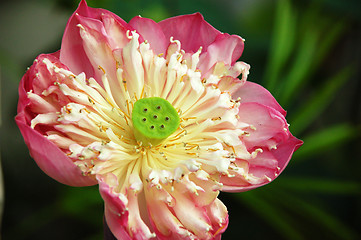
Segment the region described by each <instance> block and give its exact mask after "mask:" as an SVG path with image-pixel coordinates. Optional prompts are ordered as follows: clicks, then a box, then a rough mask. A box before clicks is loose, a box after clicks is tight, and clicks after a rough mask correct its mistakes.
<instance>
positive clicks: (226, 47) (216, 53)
mask: <svg viewBox="0 0 361 240" xmlns="http://www.w3.org/2000/svg"><path fill="white" fill-rule="evenodd" d="M243 48H244V40H243V39H242V38H241V37H240V36H237V35H229V34H221V35H218V36H217V38H216V39H215V41H214V42H213V43H211V44H210V45H209V46H207V48H203V50H202V53H201V55H200V57H199V63H198V68H199V69H200V70H201V71H202V73H203V74H205V73H207V72H208V71H209V70H210V69H211V68H212V67H213V65H214V64H216V63H217V62H223V63H224V64H226V65H233V64H234V63H235V62H236V61H237V60H238V59H239V58H240V56H241V55H242V52H243Z"/></svg>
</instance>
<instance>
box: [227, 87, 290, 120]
mask: <svg viewBox="0 0 361 240" xmlns="http://www.w3.org/2000/svg"><path fill="white" fill-rule="evenodd" d="M233 97H234V98H235V99H237V98H238V97H240V98H241V101H240V102H241V103H247V102H256V103H260V104H263V105H265V106H268V107H271V108H274V109H275V110H276V111H278V112H280V113H281V114H282V115H283V116H286V111H285V110H284V109H283V108H282V107H281V106H280V105H279V104H278V102H277V101H276V99H275V98H274V97H273V96H272V94H271V93H270V92H269V91H267V90H266V89H265V88H264V87H262V86H261V85H259V84H257V83H253V82H246V83H245V84H244V85H243V86H242V87H241V88H239V89H238V91H236V92H235V93H234V94H233Z"/></svg>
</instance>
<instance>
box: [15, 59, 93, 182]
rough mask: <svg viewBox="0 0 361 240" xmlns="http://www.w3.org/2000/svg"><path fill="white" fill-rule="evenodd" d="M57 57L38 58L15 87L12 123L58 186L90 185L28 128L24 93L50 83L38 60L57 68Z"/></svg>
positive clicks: (53, 145)
mask: <svg viewBox="0 0 361 240" xmlns="http://www.w3.org/2000/svg"><path fill="white" fill-rule="evenodd" d="M57 56H58V53H55V54H48V55H40V56H39V57H38V58H37V59H36V60H35V63H34V65H33V66H31V68H30V69H29V70H28V71H27V73H26V74H25V75H24V77H23V78H22V80H21V82H20V85H19V103H18V115H17V116H16V118H15V121H16V123H17V125H18V126H19V129H20V131H21V133H22V135H23V137H24V140H25V143H26V145H27V146H28V148H29V151H30V155H31V156H32V157H33V158H34V160H35V161H36V163H37V164H38V166H39V167H40V168H41V169H42V170H43V171H44V172H45V173H46V174H48V175H49V176H50V177H52V178H54V179H55V180H57V181H59V182H61V183H64V184H67V185H71V186H89V185H94V184H96V181H95V180H94V179H93V178H90V177H87V176H83V175H82V172H81V171H80V169H79V168H78V167H77V166H76V165H75V164H74V163H73V162H72V161H71V160H70V159H69V158H68V157H67V156H66V155H65V154H64V152H62V151H61V150H60V149H59V148H58V147H57V146H56V145H55V144H54V143H52V142H51V141H49V140H48V139H47V138H46V137H44V136H43V135H42V134H40V133H39V132H38V131H36V130H34V129H32V128H31V127H30V120H31V118H32V117H33V116H32V113H31V112H29V111H28V107H31V106H30V99H29V98H28V96H27V92H29V91H32V92H34V93H41V92H42V91H43V90H44V89H46V88H47V87H48V86H49V84H51V81H50V79H48V78H47V76H48V75H47V74H48V72H47V69H46V66H45V64H42V60H43V59H44V58H48V59H51V60H52V61H53V62H56V64H57V65H59V66H60V65H61V64H60V63H59V62H58V61H59V60H58V59H57ZM39 63H40V64H39ZM63 67H64V66H63ZM48 80H49V81H48Z"/></svg>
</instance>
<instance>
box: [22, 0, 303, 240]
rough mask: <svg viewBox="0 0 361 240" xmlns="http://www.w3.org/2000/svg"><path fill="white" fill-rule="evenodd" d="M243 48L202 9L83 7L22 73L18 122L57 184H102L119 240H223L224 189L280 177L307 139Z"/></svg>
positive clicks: (107, 211) (109, 220)
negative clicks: (126, 17)
mask: <svg viewBox="0 0 361 240" xmlns="http://www.w3.org/2000/svg"><path fill="white" fill-rule="evenodd" d="M243 44H244V40H243V39H242V38H240V37H239V36H236V35H229V34H226V33H221V32H219V31H218V30H216V29H214V28H213V27H212V26H211V25H209V24H208V23H207V22H206V21H204V19H203V17H202V16H201V15H200V14H198V13H197V14H192V15H184V16H178V17H174V18H169V19H166V20H164V21H161V22H159V23H155V22H154V21H152V20H151V19H147V18H142V17H135V18H133V19H132V20H131V21H130V22H129V23H126V22H125V21H123V20H122V19H121V18H119V17H118V16H116V15H115V14H113V13H111V12H108V11H106V10H103V9H93V8H89V7H88V6H87V5H86V2H85V1H81V3H80V5H79V8H78V9H77V10H76V12H75V13H74V14H73V15H72V16H71V18H70V20H69V22H68V25H67V27H66V29H65V33H64V37H63V40H62V45H61V49H60V51H58V52H56V53H53V54H42V55H40V56H38V57H37V58H36V60H35V61H34V64H33V65H32V66H31V67H30V68H29V70H28V71H27V72H26V74H25V75H24V77H23V78H22V80H21V83H20V87H19V95H20V97H19V104H18V115H17V116H16V122H17V124H18V126H19V128H20V131H21V133H22V135H23V137H24V139H25V142H26V144H27V146H28V147H29V150H30V154H31V156H32V157H33V158H34V159H35V161H36V162H37V164H38V165H39V167H40V168H41V169H42V170H43V171H44V172H46V173H47V174H48V175H49V176H50V177H52V178H54V179H56V180H57V181H59V182H61V183H64V184H68V185H72V186H88V185H94V184H97V183H98V184H99V189H100V194H101V196H102V197H103V199H104V201H105V218H106V221H107V223H108V225H109V228H110V230H111V231H112V233H113V234H114V235H115V236H116V237H117V238H118V239H151V238H157V239H220V238H221V234H222V233H223V232H224V231H225V229H226V227H227V224H228V214H227V209H226V207H225V206H224V205H223V204H222V202H221V201H220V200H218V199H217V196H218V194H219V191H221V190H222V191H238V192H239V191H246V190H249V189H253V188H256V187H259V186H262V185H264V184H266V183H269V182H271V181H272V180H273V179H275V178H276V177H277V176H278V175H279V174H280V173H281V172H282V171H283V169H284V168H285V167H286V165H287V163H288V161H289V160H290V158H291V156H292V154H293V152H294V151H295V150H296V149H297V148H298V147H299V146H300V145H301V144H302V142H301V141H300V140H298V139H296V138H295V137H293V136H292V135H291V133H290V132H289V130H288V125H287V122H286V120H285V114H286V112H285V111H284V110H283V109H282V108H281V107H280V106H279V104H278V103H277V102H276V100H275V99H274V98H273V97H272V95H271V94H270V93H269V92H268V91H267V90H265V89H264V88H263V87H261V86H259V85H257V84H255V83H251V82H246V78H247V75H248V70H249V65H247V64H246V63H243V62H236V61H237V60H238V58H239V57H240V56H241V54H242V51H243ZM240 74H241V79H238V78H237V77H238V76H239V75H240Z"/></svg>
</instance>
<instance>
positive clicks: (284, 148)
mask: <svg viewBox="0 0 361 240" xmlns="http://www.w3.org/2000/svg"><path fill="white" fill-rule="evenodd" d="M302 144H303V141H301V140H299V139H298V138H296V137H294V136H293V135H292V134H290V137H289V138H288V139H287V141H284V142H282V143H280V144H278V145H277V149H276V150H273V151H272V153H273V156H274V157H275V158H276V159H277V161H278V167H279V168H280V169H279V174H280V173H281V172H282V171H283V170H284V169H285V168H286V166H287V164H288V162H289V161H290V160H291V157H292V154H293V153H294V152H295V151H296V150H297V149H298V148H300V147H301V146H302Z"/></svg>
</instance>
